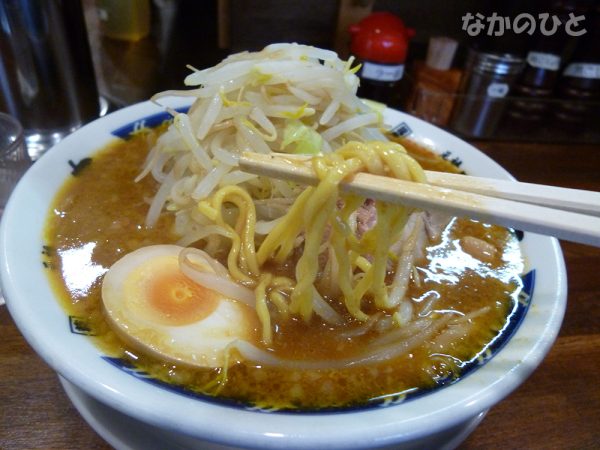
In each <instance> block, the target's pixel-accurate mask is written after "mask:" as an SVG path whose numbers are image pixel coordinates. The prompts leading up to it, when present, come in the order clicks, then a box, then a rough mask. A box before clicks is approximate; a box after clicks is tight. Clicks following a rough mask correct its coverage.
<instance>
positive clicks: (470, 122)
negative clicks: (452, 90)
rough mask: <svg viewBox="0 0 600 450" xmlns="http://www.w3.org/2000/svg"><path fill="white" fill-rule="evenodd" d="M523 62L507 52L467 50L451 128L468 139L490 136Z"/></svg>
mask: <svg viewBox="0 0 600 450" xmlns="http://www.w3.org/2000/svg"><path fill="white" fill-rule="evenodd" d="M524 66H525V60H524V59H523V58H521V57H519V56H517V55H513V54H508V53H488V52H482V51H477V50H474V49H471V50H469V54H468V57H467V64H466V68H465V73H464V75H463V79H462V81H461V86H460V88H459V94H460V96H459V98H458V101H457V102H456V106H455V109H454V112H453V115H452V120H451V127H452V129H454V130H455V131H457V132H459V133H461V134H463V135H465V136H469V137H491V136H492V135H493V134H494V131H495V130H496V127H497V126H498V123H499V121H500V119H501V117H502V114H503V113H504V109H505V107H506V101H505V99H504V97H506V96H507V95H508V94H509V92H510V89H511V86H512V85H513V83H514V82H515V80H516V79H517V77H518V76H519V74H520V73H521V71H522V70H523V67H524Z"/></svg>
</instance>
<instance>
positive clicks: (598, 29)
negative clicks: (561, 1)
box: [555, 6, 600, 124]
mask: <svg viewBox="0 0 600 450" xmlns="http://www.w3.org/2000/svg"><path fill="white" fill-rule="evenodd" d="M586 29H587V33H586V34H584V35H583V36H582V37H581V38H580V41H579V43H578V45H577V47H576V49H575V53H574V54H573V57H572V58H571V60H570V61H569V62H568V64H567V65H566V66H565V68H564V70H563V72H562V74H561V78H560V80H559V83H558V96H559V98H560V99H561V100H562V101H561V102H560V104H559V106H558V107H557V108H556V113H555V114H556V117H557V118H558V119H559V120H560V121H562V122H563V123H567V124H569V123H571V124H585V123H586V122H590V123H591V121H592V120H593V118H595V119H596V120H597V119H598V117H600V110H599V107H598V105H599V104H600V45H598V43H599V42H600V6H598V7H597V9H596V10H595V11H594V14H593V15H592V20H590V21H589V23H588V24H586Z"/></svg>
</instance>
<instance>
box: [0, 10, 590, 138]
mask: <svg viewBox="0 0 600 450" xmlns="http://www.w3.org/2000/svg"><path fill="white" fill-rule="evenodd" d="M40 4H41V5H43V7H42V8H41V9H40V6H39V5H40ZM11 5H12V7H13V9H14V11H13V12H12V13H11V11H10V8H11ZM15 5H17V6H15ZM0 6H1V7H0V16H2V17H0V19H2V20H0V23H2V24H3V26H2V32H3V35H2V36H0V56H1V58H2V59H3V61H4V62H3V63H2V61H0V74H1V75H2V79H3V82H2V83H0V87H1V88H2V95H1V96H0V110H2V111H5V112H9V113H11V114H12V115H14V116H16V117H17V118H19V119H20V120H21V121H22V122H25V123H24V124H23V125H24V128H26V134H27V129H29V134H27V135H28V143H29V145H32V141H33V140H36V139H37V140H43V139H42V138H41V137H40V135H43V134H44V132H43V130H42V131H41V132H39V133H38V135H34V134H35V133H33V131H32V129H34V128H35V129H37V131H40V130H39V129H40V125H39V124H36V123H33V124H31V123H28V122H35V120H32V119H31V118H30V117H29V116H32V115H35V114H36V113H37V114H38V115H39V114H40V112H42V113H43V116H44V117H45V118H46V122H47V118H48V110H49V109H50V110H52V108H54V109H64V108H65V106H64V104H65V101H64V99H62V98H61V97H60V95H55V96H54V98H53V99H48V98H46V99H44V101H45V102H46V103H45V104H44V105H43V106H39V105H36V104H35V102H31V101H29V104H28V105H26V106H27V107H28V108H29V110H28V111H27V112H24V108H26V106H21V109H19V102H21V103H23V101H22V100H20V99H17V100H19V101H17V100H15V99H14V98H13V99H11V98H10V97H11V96H13V97H15V91H20V95H21V97H22V96H23V93H22V92H23V91H26V92H28V93H29V91H28V90H27V89H24V88H23V82H22V78H23V75H22V74H23V73H26V72H27V70H21V71H20V72H18V73H12V74H11V73H10V72H11V68H14V67H19V66H21V67H25V69H27V67H30V66H31V64H34V65H35V64H36V63H37V64H41V65H44V64H45V67H47V66H48V65H50V64H57V62H56V61H60V60H62V59H60V60H59V58H58V57H55V61H50V62H45V63H40V62H36V61H37V60H36V59H35V58H36V56H35V50H32V51H31V52H32V55H33V56H32V57H31V58H32V60H33V63H31V61H25V62H19V60H20V59H23V57H22V55H23V54H24V53H27V52H24V51H23V49H19V48H17V46H16V45H15V42H16V39H17V37H18V38H19V39H26V38H27V37H26V36H25V37H23V36H20V37H19V36H17V37H15V36H16V34H18V33H16V32H15V30H17V29H19V27H20V28H21V29H23V27H25V32H26V33H27V32H28V30H29V28H27V27H37V28H35V31H36V32H39V30H40V27H42V25H39V23H41V22H43V21H44V20H46V19H47V18H52V17H53V14H54V15H55V16H57V19H56V21H55V22H56V23H55V24H54V26H58V27H62V28H63V29H65V30H66V31H64V35H65V37H64V40H65V42H66V43H67V44H69V45H72V43H73V42H77V43H78V47H79V48H78V49H72V48H71V49H69V52H70V54H71V58H72V59H73V64H72V66H73V67H75V69H76V70H78V71H79V72H80V73H78V74H77V76H74V77H72V80H71V81H69V77H68V76H63V78H64V79H65V80H67V81H63V85H62V87H60V86H58V85H57V86H58V87H57V86H54V87H52V86H49V87H48V88H47V89H46V91H52V89H54V90H55V91H57V92H59V93H60V94H61V95H63V96H64V95H67V93H72V91H74V90H75V88H74V86H76V85H79V87H78V89H79V91H80V92H79V93H77V95H75V94H73V97H74V99H73V101H71V102H70V103H69V102H66V103H67V105H66V107H69V108H72V105H73V104H80V105H83V106H80V107H79V109H78V110H77V114H71V116H72V117H70V119H68V122H69V123H68V124H67V125H68V126H67V128H65V130H63V131H61V132H60V133H58V134H57V133H56V130H55V129H54V130H53V131H54V135H55V140H57V139H60V138H61V137H62V135H64V134H67V133H68V132H69V131H71V130H72V129H74V128H76V127H77V126H79V125H81V124H82V123H84V122H86V121H89V120H91V119H93V118H95V117H97V116H98V115H101V114H105V113H106V112H107V111H110V110H114V109H118V108H121V107H124V106H126V105H129V104H132V103H136V102H140V101H143V100H147V99H148V98H149V97H150V96H152V94H154V93H156V92H158V91H161V90H165V89H179V88H183V87H184V86H183V79H184V77H185V76H186V74H188V73H189V71H190V70H189V68H188V65H190V66H193V67H195V68H205V67H209V66H212V65H214V64H216V63H218V62H219V61H220V60H222V59H223V58H224V57H225V56H227V55H228V54H230V53H234V52H239V51H244V50H259V49H261V48H263V47H264V46H266V45H268V44H270V43H273V42H298V43H303V44H310V45H315V46H319V47H323V48H329V49H333V50H336V51H337V52H338V53H339V54H340V56H341V57H343V58H344V59H345V58H349V57H354V58H356V63H357V64H358V63H360V64H362V68H361V70H360V72H359V75H360V76H361V90H360V92H359V93H360V95H362V96H364V97H367V98H371V99H374V100H378V101H381V102H384V103H386V104H387V105H388V106H390V107H393V108H397V109H400V110H403V111H407V112H409V113H411V114H414V115H416V116H419V117H421V118H423V119H425V120H427V121H429V122H431V123H434V124H436V125H438V126H441V127H444V128H446V129H449V130H450V131H452V132H453V133H455V134H459V135H461V136H463V137H465V138H473V139H483V140H485V139H494V140H521V141H536V142H570V143H573V142H581V143H597V142H600V127H598V126H597V124H598V122H599V119H600V26H598V24H599V23H600V1H598V0H544V1H542V0H539V1H516V0H506V1H502V2H499V1H491V0H484V1H480V0H454V1H449V2H439V1H436V0H420V1H418V2H414V1H410V2H409V1H397V0H329V1H324V0H304V1H302V2H298V1H293V0H261V1H250V0H204V1H197V0H81V2H79V1H78V0H70V1H60V0H45V1H39V0H38V1H32V0H12V1H11V0H2V2H1V4H0ZM44 8H45V10H44ZM28 9H29V10H31V11H34V12H35V11H44V14H45V15H44V16H43V17H42V16H40V18H38V19H37V21H38V22H39V23H38V22H36V20H34V19H35V18H33V19H32V17H30V16H33V15H35V14H34V12H29V13H27V14H29V15H28V16H24V17H20V16H19V17H17V18H15V17H12V16H16V15H19V14H21V15H23V14H24V13H23V11H27V10H28ZM53 11H54V12H53ZM11 14H12V16H11ZM40 14H41V12H40ZM544 18H545V19H544ZM575 18H579V19H578V20H576V21H573V19H575ZM569 19H571V24H570V25H569V26H570V28H568V27H567V23H568V22H569ZM19 20H20V21H21V22H19ZM47 20H50V19H47ZM11 21H12V22H14V23H17V24H21V25H13V29H12V31H11V30H10V24H11ZM7 24H8V25H7ZM57 24H58V25H57ZM50 25H52V24H50ZM7 30H8V31H7ZM77 33H78V34H77ZM21 34H22V33H21ZM86 39H87V42H86ZM54 40H56V39H54ZM7 42H9V43H10V44H9V43H7ZM32 42H34V41H32V40H31V39H29V41H27V45H28V46H31V45H33V44H32ZM67 44H65V43H64V42H63V43H62V44H60V43H56V42H55V43H54V44H52V45H54V46H55V47H54V50H52V51H53V52H54V53H57V52H59V50H56V48H57V46H60V45H63V46H64V45H67ZM86 44H87V45H86ZM35 45H39V42H38V43H36V44H35ZM88 47H89V49H88ZM86 51H87V52H88V54H89V58H91V62H89V61H87V60H86V56H85V52H86ZM46 53H48V51H46ZM50 53H51V52H50ZM10 55H12V56H10ZM11 58H12V59H11ZM61 58H62V57H61ZM15 61H16V64H15ZM59 65H60V63H59ZM86 65H87V66H89V70H87V71H86V70H84V69H85V67H86ZM37 70H38V72H39V73H40V74H41V75H40V76H46V75H47V74H45V69H44V70H41V69H40V68H39V67H38V68H37ZM13 72H16V71H14V70H13ZM92 72H93V73H92ZM52 83H56V80H54V79H50V81H49V82H48V83H47V86H48V85H51V84H52ZM30 84H31V83H30ZM90 93H92V97H94V98H92V99H91V100H89V99H87V100H86V99H85V98H84V97H86V96H88V97H89V96H90ZM46 95H47V94H46ZM30 97H32V96H31V95H29V97H28V99H30ZM98 98H99V99H100V100H99V101H97V100H96V99H98ZM40 101H41V100H40ZM54 120H55V121H59V120H62V119H61V118H60V114H59V115H57V116H56V117H54ZM59 125H61V124H55V125H53V126H54V128H57V127H58V128H60V126H59ZM42 128H43V127H42ZM59 131H60V130H59ZM46 134H47V132H46ZM32 136H33V137H32Z"/></svg>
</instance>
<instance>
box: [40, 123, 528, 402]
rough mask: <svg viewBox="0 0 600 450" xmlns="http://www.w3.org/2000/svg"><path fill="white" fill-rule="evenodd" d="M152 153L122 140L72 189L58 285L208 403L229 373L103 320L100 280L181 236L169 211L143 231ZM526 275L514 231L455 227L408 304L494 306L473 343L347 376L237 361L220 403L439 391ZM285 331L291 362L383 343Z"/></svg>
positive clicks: (491, 331) (477, 347)
mask: <svg viewBox="0 0 600 450" xmlns="http://www.w3.org/2000/svg"><path fill="white" fill-rule="evenodd" d="M407 148H408V150H409V152H410V153H411V154H418V156H419V158H418V159H419V162H420V163H421V164H422V165H423V167H424V168H425V169H429V170H436V169H440V168H443V169H446V170H448V167H447V163H445V162H441V158H439V157H436V156H434V155H433V154H431V153H430V152H428V151H427V150H425V149H423V148H421V147H419V146H417V145H416V144H414V143H413V144H411V145H410V146H408V145H407ZM415 148H418V151H415ZM147 151H148V139H147V136H144V135H140V136H135V137H133V138H131V139H130V140H128V141H118V142H115V143H113V144H111V145H109V146H108V147H106V148H104V149H102V150H101V151H99V152H98V153H97V154H96V155H94V156H93V160H92V163H91V164H90V165H89V166H88V167H86V168H85V169H84V170H82V171H81V173H79V174H78V175H77V176H73V177H72V178H71V179H70V180H68V181H67V182H66V183H65V185H64V187H63V188H62V189H61V191H60V192H59V194H58V195H57V197H56V200H55V203H54V204H53V206H52V209H51V214H50V215H49V218H48V222H47V226H46V242H47V245H48V247H49V248H50V249H51V262H52V264H51V266H50V267H51V269H52V270H50V274H51V276H50V278H51V280H52V283H53V285H54V287H55V289H56V291H57V292H58V294H59V297H60V299H61V301H62V305H63V306H64V308H65V310H66V311H67V312H68V314H69V315H71V316H74V317H77V318H78V319H79V320H81V321H82V322H83V323H85V324H86V326H87V327H89V328H90V329H91V330H92V331H93V333H94V334H95V335H96V336H95V337H94V338H93V339H94V340H95V341H96V342H97V344H98V345H99V346H100V347H101V348H102V349H103V351H105V352H107V353H108V354H110V355H112V356H117V357H124V358H130V359H132V358H131V356H132V355H133V356H134V358H133V359H132V361H135V364H136V366H138V367H140V368H142V369H143V370H146V371H147V372H149V373H151V374H152V375H153V376H154V377H156V378H157V379H160V380H164V381H167V382H169V383H173V384H178V385H185V386H186V387H187V388H188V389H191V390H193V391H197V392H204V393H208V394H209V395H210V394H212V393H214V380H215V379H216V377H217V375H218V374H219V372H220V370H219V369H210V370H209V369H193V368H189V367H186V366H184V365H177V364H173V363H171V362H164V361H159V360H156V359H154V358H153V357H150V356H146V355H143V354H140V353H139V352H137V351H135V350H134V349H132V348H129V347H128V346H127V345H126V344H124V343H123V342H122V341H121V340H120V339H119V338H118V337H117V336H116V335H115V333H114V332H113V331H112V330H111V329H110V327H109V326H108V325H107V323H106V321H105V319H104V317H103V314H102V301H101V296H100V287H101V280H102V276H103V274H104V273H105V272H106V270H108V268H109V267H110V266H111V265H112V264H113V263H114V262H115V261H116V260H118V259H119V258H120V257H122V256H123V255H125V254H126V253H128V252H130V251H133V250H135V249H137V248H140V247H143V246H147V245H152V244H165V243H173V242H175V241H176V240H177V236H175V235H174V234H173V233H172V232H171V231H170V230H171V228H172V224H173V218H172V216H171V215H169V214H163V216H162V217H161V219H160V220H159V223H158V225H157V226H156V227H154V228H147V227H146V226H145V225H144V218H145V215H146V212H147V208H148V202H147V199H148V198H150V197H151V196H152V195H153V193H154V192H155V190H156V189H157V186H156V184H155V182H154V181H153V180H151V177H146V178H145V179H144V180H143V181H141V182H139V183H135V182H134V181H133V180H134V178H135V177H136V175H137V174H138V172H139V170H140V167H141V166H142V163H143V161H144V158H145V156H146V154H147ZM415 152H416V153H415ZM464 235H470V236H474V237H479V238H482V239H485V240H486V241H488V242H492V243H493V244H494V246H495V247H496V248H497V249H498V253H497V255H496V256H495V257H494V259H493V260H492V261H491V262H487V263H483V262H481V261H478V260H475V259H473V258H471V257H470V256H469V255H468V254H466V253H465V252H464V251H463V250H462V249H461V246H460V241H459V240H460V237H461V236H464ZM522 269H523V266H522V258H521V254H520V250H519V246H518V243H517V241H516V239H515V238H514V236H513V235H512V234H511V233H510V232H509V231H508V230H506V229H504V228H501V227H497V226H491V225H485V224H482V223H479V222H476V221H471V220H454V221H453V222H452V223H451V225H450V226H449V227H448V228H447V229H446V231H445V232H444V233H443V236H442V238H441V240H440V242H438V243H435V244H434V245H431V246H430V247H428V249H427V256H426V258H424V259H423V261H421V262H420V263H419V269H418V272H419V274H420V278H421V283H420V285H417V284H415V283H411V285H410V288H409V292H408V296H409V297H412V298H423V299H426V298H427V297H428V296H430V295H439V297H440V299H439V300H438V301H437V303H436V309H437V310H456V311H460V312H462V313H465V314H467V313H469V312H473V311H477V310H478V309H479V308H481V307H483V306H486V305H487V306H489V307H490V309H489V311H488V312H487V313H485V314H483V315H481V316H478V317H476V318H474V319H473V320H472V326H471V327H470V329H469V331H468V333H466V334H465V335H464V336H459V337H458V338H457V339H456V340H454V341H453V342H452V343H450V344H447V345H443V346H441V347H439V348H435V349H433V348H431V346H430V345H425V346H421V347H418V348H416V349H413V350H411V351H410V352H409V353H408V354H405V355H403V356H401V357H399V358H397V359H395V360H393V361H390V362H385V363H379V364H375V365H369V366H363V367H356V368H351V369H343V370H282V369H272V368H267V367H255V366H253V365H252V364H250V363H245V364H235V365H233V366H232V367H231V368H230V369H229V371H228V381H227V383H226V384H225V385H224V387H223V388H222V390H221V391H220V392H219V396H221V397H224V398H228V399H233V400H235V401H239V402H243V403H246V404H251V405H257V406H262V407H276V408H308V409H319V408H331V407H338V406H351V405H359V404H365V403H368V402H369V401H370V400H372V399H377V398H382V397H390V398H397V397H399V396H400V397H401V396H402V395H403V393H406V392H410V391H413V390H415V389H417V388H430V387H434V386H435V385H436V383H437V382H439V381H440V380H442V379H447V378H448V377H449V376H450V377H453V376H456V375H457V374H458V373H459V368H460V365H461V364H462V363H463V362H465V361H469V360H471V359H473V358H476V357H477V355H478V354H479V353H480V352H481V351H482V349H484V347H485V345H486V344H487V343H488V342H490V340H492V339H493V338H494V337H495V336H497V335H498V333H499V332H500V330H501V329H502V328H503V327H504V326H505V324H506V321H507V316H508V315H509V314H510V313H511V311H513V309H514V307H515V302H516V300H515V299H516V295H517V294H518V292H519V289H520V282H519V275H520V273H521V271H522ZM275 323H276V325H277V327H278V332H277V333H275V334H274V342H273V344H272V345H271V348H272V349H273V350H274V351H275V352H276V353H277V354H278V355H280V356H281V357H282V358H302V359H309V360H312V359H319V360H323V359H339V358H344V357H348V356H352V355H355V354H356V353H357V349H358V348H361V347H362V346H364V345H365V344H366V343H368V342H369V340H371V339H373V338H374V331H370V332H367V333H366V334H365V335H363V336H360V337H355V338H340V337H339V335H338V334H337V332H335V331H334V330H333V329H332V328H331V327H329V326H326V325H324V324H323V323H320V322H319V321H318V320H317V319H314V320H313V321H312V322H311V323H309V324H307V323H305V322H303V321H302V320H289V321H283V320H280V321H277V320H276V321H275ZM355 326H360V324H357V325H355ZM467 334H468V336H467ZM432 339H433V338H432ZM428 344H429V343H428ZM209 386H210V387H209Z"/></svg>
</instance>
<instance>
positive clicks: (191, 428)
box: [0, 99, 566, 449]
mask: <svg viewBox="0 0 600 450" xmlns="http://www.w3.org/2000/svg"><path fill="white" fill-rule="evenodd" d="M168 103H169V105H170V106H172V107H178V106H185V103H184V102H183V100H181V99H180V100H176V99H169V101H168ZM165 118H166V115H165V113H164V112H163V110H162V109H161V108H159V107H157V106H156V105H154V104H152V103H150V102H145V103H141V104H138V105H134V106H131V107H128V108H125V109H122V110H120V111H117V112H115V113H113V114H110V115H108V116H106V117H104V118H102V119H99V120H97V121H95V122H93V123H91V124H89V125H87V126H85V127H83V128H81V129H80V130H79V131H77V132H75V133H73V134H72V135H70V136H69V137H67V138H66V139H65V140H63V141H62V142H61V143H60V144H58V145H57V146H56V147H54V148H53V149H52V150H50V151H49V152H48V153H47V154H45V155H44V156H43V157H42V158H41V159H40V160H39V161H37V162H36V163H35V164H34V165H33V167H32V168H31V169H30V170H29V172H28V173H27V174H26V175H25V177H24V178H23V179H22V180H21V182H20V183H19V185H18V186H17V188H16V189H15V191H14V193H13V195H12V197H11V199H10V201H9V203H8V205H7V207H6V210H5V212H4V216H3V218H2V224H1V228H0V246H1V255H0V257H1V272H0V273H1V281H2V288H3V291H4V295H5V297H6V299H7V304H8V307H9V310H10V313H11V315H12V316H13V318H14V320H15V322H16V324H17V326H18V327H19V329H20V330H21V332H22V333H23V335H24V336H25V338H26V339H27V340H28V342H29V343H30V344H31V345H32V347H33V348H34V349H35V350H36V352H37V353H38V354H39V355H40V356H41V357H42V358H43V359H44V360H45V361H46V362H47V363H48V364H49V365H50V366H51V367H52V368H53V369H54V370H56V372H58V373H59V374H60V375H62V377H64V378H65V379H66V380H68V381H69V382H70V383H71V384H72V385H74V386H75V389H77V390H80V391H81V392H84V393H86V394H87V395H88V396H90V397H91V398H93V399H97V400H99V401H100V402H102V404H104V405H105V406H106V407H108V408H112V409H115V410H117V411H119V412H120V413H123V414H125V415H126V416H129V417H131V418H133V419H134V420H136V421H137V423H138V424H141V425H140V426H142V425H143V426H145V427H158V428H154V429H156V430H168V431H165V433H168V435H169V436H180V437H181V438H182V439H187V441H186V442H187V444H186V445H191V444H189V443H190V442H192V443H193V445H194V446H197V447H198V448H206V446H205V444H201V443H200V442H202V441H207V442H212V443H219V444H224V445H229V446H241V447H255V448H280V447H285V448H289V449H292V448H345V449H352V448H365V447H384V446H394V448H412V447H414V446H416V445H420V446H423V448H434V447H436V446H437V447H441V448H452V447H454V446H456V445H457V444H458V443H459V442H460V440H462V439H464V437H465V436H466V435H467V434H468V433H469V432H470V431H471V430H472V428H474V426H476V424H477V423H478V421H479V420H480V419H481V418H482V417H483V414H482V413H484V412H485V411H487V410H488V409H489V408H490V407H492V406H493V405H494V404H496V403H498V402H499V401H501V400H502V399H503V398H504V397H506V396H507V395H508V394H509V393H510V392H511V391H513V390H514V389H515V388H516V387H518V386H519V385H520V384H521V383H522V382H523V381H524V380H525V378H526V377H527V376H528V375H529V374H530V373H531V372H532V371H533V370H534V369H535V368H536V367H537V366H538V364H539V363H540V362H541V360H542V358H543V357H544V356H545V355H546V353H547V352H548V350H549V349H550V347H551V345H552V343H553V341H554V339H555V338H556V335H557V333H558V330H559V328H560V324H561V321H562V317H563V313H564V309H565V304H566V275H565V269H564V262H563V259H562V254H561V251H560V247H559V245H558V242H557V241H556V240H555V239H552V238H548V237H543V236H539V235H535V234H531V233H525V235H524V239H523V240H522V241H521V244H522V248H523V251H524V253H525V255H526V259H527V263H528V268H527V271H528V277H526V280H527V283H526V285H527V286H526V292H528V293H530V294H532V295H531V297H530V298H528V296H527V295H524V298H523V299H522V300H523V304H522V307H521V312H525V311H526V314H522V316H523V317H521V318H520V319H522V320H520V323H514V324H513V328H514V329H513V332H512V337H511V338H510V339H508V340H506V341H504V342H497V343H495V344H494V346H493V347H492V349H491V351H489V352H488V353H486V354H484V355H482V356H481V358H480V360H479V361H476V362H474V363H473V364H472V365H471V367H470V368H469V372H468V374H467V375H466V376H464V377H463V378H461V380H460V381H458V382H456V383H454V384H451V385H448V386H445V387H443V388H438V389H436V390H434V391H432V392H429V393H426V394H422V395H418V396H415V397H413V398H409V399H407V400H405V401H404V402H402V403H399V404H382V405H378V406H376V407H369V408H364V409H354V410H347V411H337V412H329V413H290V412H286V413H281V412H271V413H268V412H265V411H257V410H251V409H249V408H243V407H239V406H233V405H230V404H229V405H228V404H222V403H219V402H215V401H207V400H205V399H202V398H198V397H197V396H193V395H189V394H187V393H185V392H181V391H178V390H177V389H171V388H169V387H168V386H160V385H158V384H157V383H153V382H152V380H148V379H147V378H145V377H144V376H143V375H140V374H139V373H137V372H136V371H135V370H130V369H128V368H127V367H123V366H120V365H119V363H118V362H117V363H116V364H111V363H109V362H108V361H107V360H106V359H103V358H102V357H103V355H102V352H101V351H100V350H99V349H98V348H97V347H95V346H94V345H93V343H92V342H91V341H90V340H89V338H87V337H86V336H83V335H81V334H76V333H73V332H72V331H71V328H70V323H69V318H68V317H67V315H66V313H65V311H64V310H63V309H62V308H61V307H60V306H59V303H58V302H57V300H56V299H55V297H54V294H53V291H52V289H51V287H50V284H49V282H48V279H47V276H46V274H45V273H44V271H45V269H44V267H43V264H42V258H43V255H42V253H41V252H42V245H43V241H42V230H43V224H44V221H45V218H46V215H47V214H48V208H49V204H50V202H51V201H52V199H53V197H54V195H55V193H56V191H57V190H58V189H59V187H60V186H61V185H62V184H63V182H64V181H65V179H67V178H68V177H69V176H70V172H71V166H70V164H69V161H71V162H72V163H73V162H74V163H77V162H78V161H80V160H81V159H83V158H85V157H87V156H90V155H92V154H93V153H94V152H95V151H96V150H98V149H99V148H101V147H102V146H104V145H105V144H106V143H108V142H109V141H111V140H112V139H115V135H123V134H127V133H128V132H130V131H131V130H133V129H135V128H137V127H139V126H143V125H146V126H151V125H154V124H157V123H159V122H161V121H162V120H164V119H165ZM386 123H387V124H389V125H390V126H392V127H394V128H395V129H396V130H397V131H398V132H401V133H404V134H408V135H410V137H411V138H412V139H414V140H416V141H417V142H421V143H423V144H425V145H427V146H429V147H431V148H432V149H434V150H436V151H438V152H440V153H442V154H445V156H446V157H448V158H450V159H453V160H455V161H457V162H458V161H460V162H462V164H461V168H462V169H464V170H465V171H466V172H467V173H469V174H474V175H481V176H488V177H496V178H509V177H510V175H509V174H508V173H507V172H506V171H505V170H504V169H502V168H501V167H500V166H499V165H497V164H496V163H495V162H493V161H492V160H491V159H489V158H488V157H487V156H485V155H484V154H483V153H481V152H479V151H478V150H476V149H475V148H474V147H472V146H471V145H469V144H467V143H465V142H464V141H462V140H460V139H458V138H456V137H454V136H452V135H450V134H448V133H446V132H444V131H442V130H440V129H438V128H436V127H434V126H432V125H430V124H428V123H426V122H423V121H421V120H418V119H415V118H414V117H411V116H408V115H406V114H403V113H399V112H396V111H391V110H388V111H386ZM533 275H535V276H533ZM184 436H186V437H185V438H184Z"/></svg>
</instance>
